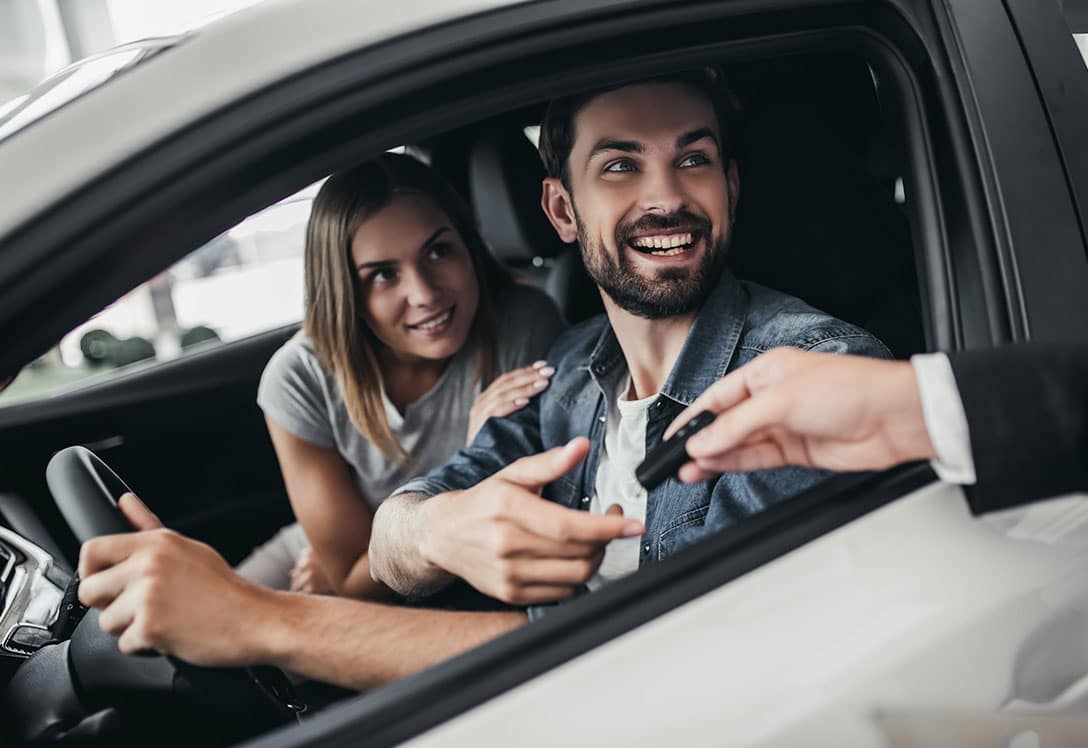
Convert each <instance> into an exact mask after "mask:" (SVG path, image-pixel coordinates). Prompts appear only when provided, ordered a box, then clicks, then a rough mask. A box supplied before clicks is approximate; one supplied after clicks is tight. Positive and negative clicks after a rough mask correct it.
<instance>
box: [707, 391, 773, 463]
mask: <svg viewBox="0 0 1088 748" xmlns="http://www.w3.org/2000/svg"><path fill="white" fill-rule="evenodd" d="M723 381H724V380H723ZM786 408H787V401H786V399H785V398H783V397H774V396H771V395H769V394H767V393H765V392H760V393H759V394H757V395H755V396H753V397H751V398H749V399H747V400H745V401H743V402H741V403H740V404H739V405H737V406H736V407H734V408H732V409H731V410H729V411H728V412H727V413H722V414H721V415H719V416H718V417H717V418H715V419H714V421H713V422H712V423H710V425H708V426H707V427H706V428H704V429H703V430H702V431H700V432H699V433H698V434H695V435H694V436H693V437H691V438H690V439H688V441H687V451H688V455H690V456H691V458H692V459H694V460H696V461H699V460H700V459H707V458H711V457H720V456H722V455H724V454H725V453H727V452H729V451H730V450H733V449H736V448H737V447H739V446H741V445H743V444H745V443H746V442H748V441H751V440H752V439H759V438H760V437H761V435H762V433H763V432H765V431H766V430H767V429H769V428H771V427H773V426H780V425H782V423H783V421H784V419H785V417H786Z"/></svg>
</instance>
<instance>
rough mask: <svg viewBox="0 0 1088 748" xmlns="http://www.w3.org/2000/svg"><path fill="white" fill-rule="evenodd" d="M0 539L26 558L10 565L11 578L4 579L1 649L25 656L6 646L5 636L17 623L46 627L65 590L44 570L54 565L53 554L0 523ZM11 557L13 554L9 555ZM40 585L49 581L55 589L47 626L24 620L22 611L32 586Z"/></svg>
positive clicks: (51, 622) (53, 615)
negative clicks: (54, 601)
mask: <svg viewBox="0 0 1088 748" xmlns="http://www.w3.org/2000/svg"><path fill="white" fill-rule="evenodd" d="M0 541H3V542H4V543H5V544H6V545H9V546H11V547H13V548H14V549H15V550H17V551H19V552H20V553H21V554H22V555H23V556H25V557H26V560H25V561H23V562H22V563H21V564H18V565H14V564H13V565H12V568H11V571H10V578H9V579H8V580H7V594H6V595H5V596H4V600H3V608H2V609H0V642H3V645H2V647H0V648H2V650H3V652H5V653H9V654H14V655H18V656H19V657H26V656H27V654H26V652H24V651H23V650H21V649H18V648H12V647H10V646H8V639H10V638H11V635H12V633H13V632H14V631H15V629H16V628H17V627H19V626H33V627H36V628H48V626H52V625H53V624H54V623H55V622H56V620H57V615H58V614H59V612H60V601H61V599H62V598H63V597H64V590H62V589H61V588H60V587H58V586H57V585H55V584H53V582H52V581H50V580H49V579H48V578H47V577H46V573H47V572H48V571H49V569H50V568H52V566H53V557H52V556H50V555H49V554H48V553H46V552H45V551H43V550H42V549H41V548H39V547H38V546H36V545H34V544H33V543H31V542H30V541H28V540H26V539H25V538H23V537H21V536H19V535H17V534H15V533H14V532H12V531H11V530H9V529H7V528H6V527H0ZM12 558H13V560H14V556H13V557H12ZM43 585H49V586H50V587H52V588H53V589H55V590H57V593H58V594H57V607H56V609H55V610H53V611H52V613H51V614H50V616H49V620H48V621H47V623H48V626H42V625H41V624H35V623H30V622H24V621H23V620H22V618H23V614H24V613H26V610H27V607H28V606H29V605H30V603H31V600H32V599H33V593H34V590H35V589H40V587H41V586H43Z"/></svg>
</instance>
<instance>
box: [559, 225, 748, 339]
mask: <svg viewBox="0 0 1088 748" xmlns="http://www.w3.org/2000/svg"><path fill="white" fill-rule="evenodd" d="M574 218H575V221H576V223H577V226H578V244H579V246H580V247H581V248H582V262H583V263H584V264H585V266H586V271H587V272H588V273H589V276H590V277H591V278H593V280H594V282H595V283H596V284H597V285H598V286H599V287H600V288H601V290H602V291H604V292H605V293H606V294H608V297H609V298H611V299H612V301H613V302H615V304H616V306H618V307H619V308H620V309H623V310H624V311H626V312H629V313H631V314H634V315H636V316H638V317H644V318H646V319H664V318H666V317H676V316H679V315H681V314H687V313H688V312H692V311H695V310H696V309H698V308H699V307H700V306H702V304H703V301H705V300H706V297H707V296H709V295H710V292H711V291H712V290H713V289H714V286H715V285H717V283H718V280H719V279H720V277H721V273H722V269H723V267H724V265H725V256H726V252H727V251H728V248H729V236H730V234H731V233H732V232H731V231H727V233H726V235H725V236H715V235H713V234H712V228H711V224H710V221H709V220H708V219H706V218H698V217H696V216H694V215H692V214H691V213H688V212H686V211H681V212H679V213H674V214H673V215H671V216H655V215H652V214H651V215H645V216H643V217H642V218H640V219H639V220H638V221H636V222H635V223H633V224H627V225H625V226H624V225H621V226H618V227H616V237H615V241H616V248H617V253H618V254H617V256H616V257H615V258H613V257H611V256H610V255H609V253H608V251H607V250H606V249H605V248H604V247H603V246H601V245H600V244H599V243H596V242H593V241H592V240H591V239H590V237H589V234H588V232H587V231H586V230H585V226H584V225H583V224H582V219H581V217H579V216H578V211H577V210H575V211H574ZM680 227H695V228H697V230H698V231H699V233H700V236H701V237H702V240H703V241H705V243H706V251H705V252H704V253H703V257H702V261H701V262H700V263H699V264H698V265H697V266H695V267H693V268H670V267H665V268H662V269H660V270H659V271H658V273H657V275H656V276H655V277H653V278H647V277H644V276H642V275H639V273H637V272H636V271H635V270H634V269H633V268H632V267H631V263H630V261H629V259H628V257H627V253H628V252H637V251H638V250H636V249H632V248H631V247H630V245H629V244H628V242H629V241H630V239H631V237H632V236H633V235H634V234H635V233H636V232H638V231H647V230H652V229H661V230H668V229H675V228H680Z"/></svg>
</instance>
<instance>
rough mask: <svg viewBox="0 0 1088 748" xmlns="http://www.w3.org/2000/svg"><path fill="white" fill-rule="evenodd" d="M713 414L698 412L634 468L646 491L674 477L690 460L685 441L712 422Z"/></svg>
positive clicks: (705, 411)
mask: <svg viewBox="0 0 1088 748" xmlns="http://www.w3.org/2000/svg"><path fill="white" fill-rule="evenodd" d="M714 418H715V416H714V413H712V412H711V411H709V410H704V411H700V412H699V413H697V414H695V416H694V417H693V418H692V419H691V420H690V421H688V422H687V423H685V424H684V425H683V426H681V427H680V429H679V430H678V431H677V432H676V433H675V434H673V435H672V436H671V437H670V438H668V439H666V440H665V441H663V442H661V444H659V445H657V446H656V447H654V449H653V450H652V451H651V452H650V454H648V455H646V459H645V460H643V461H642V463H641V464H640V465H639V466H638V467H637V468H635V478H637V479H638V482H639V483H641V484H642V487H643V488H645V489H646V490H647V491H652V490H654V489H655V488H657V487H658V486H660V485H661V483H662V482H664V481H665V479H666V478H670V477H672V476H675V475H676V471H677V470H679V469H680V467H681V466H682V465H683V464H684V463H686V462H688V461H689V460H691V457H689V456H688V450H687V441H688V439H689V438H691V437H692V436H694V435H695V434H697V433H699V431H701V430H702V429H704V428H706V427H707V426H709V425H710V424H711V423H713V421H714Z"/></svg>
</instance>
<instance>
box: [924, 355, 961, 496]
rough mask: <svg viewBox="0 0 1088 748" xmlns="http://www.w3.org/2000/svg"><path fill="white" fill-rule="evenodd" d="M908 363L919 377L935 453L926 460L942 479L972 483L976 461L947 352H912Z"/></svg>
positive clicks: (925, 414)
mask: <svg viewBox="0 0 1088 748" xmlns="http://www.w3.org/2000/svg"><path fill="white" fill-rule="evenodd" d="M910 363H911V365H912V366H913V367H914V376H915V378H916V379H917V380H918V393H919V395H920V396H921V398H922V415H923V417H924V418H925V422H926V431H928V432H929V440H930V442H932V443H933V452H934V454H935V455H936V457H935V459H932V460H930V461H929V463H930V464H931V465H932V466H933V470H934V471H935V472H936V473H937V477H939V478H940V479H941V480H943V481H947V482H948V483H958V484H960V485H970V484H973V483H974V482H975V461H974V458H972V457H971V435H970V433H969V432H968V429H967V414H966V413H965V412H964V410H963V401H962V400H960V393H959V390H958V389H957V388H956V377H955V376H954V375H953V374H952V364H951V363H949V361H948V356H946V355H944V354H943V353H922V354H918V355H915V356H911V358H910Z"/></svg>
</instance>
